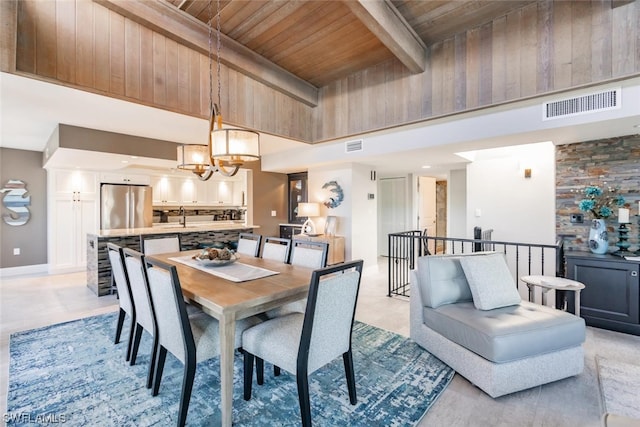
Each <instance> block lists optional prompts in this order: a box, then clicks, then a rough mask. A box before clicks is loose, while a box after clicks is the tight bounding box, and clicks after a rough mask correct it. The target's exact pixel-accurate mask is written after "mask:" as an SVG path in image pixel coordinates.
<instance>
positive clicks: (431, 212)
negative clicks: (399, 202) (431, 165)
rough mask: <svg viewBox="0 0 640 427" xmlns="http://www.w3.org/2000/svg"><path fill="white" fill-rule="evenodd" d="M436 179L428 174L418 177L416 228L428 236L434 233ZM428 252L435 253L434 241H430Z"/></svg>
mask: <svg viewBox="0 0 640 427" xmlns="http://www.w3.org/2000/svg"><path fill="white" fill-rule="evenodd" d="M436 212H437V210H436V179H435V178H433V177H430V176H419V177H418V219H417V223H418V229H419V230H421V231H423V232H425V231H426V233H427V235H428V236H435V235H436ZM430 245H432V247H430V248H429V252H431V253H436V246H435V242H434V241H431V242H430Z"/></svg>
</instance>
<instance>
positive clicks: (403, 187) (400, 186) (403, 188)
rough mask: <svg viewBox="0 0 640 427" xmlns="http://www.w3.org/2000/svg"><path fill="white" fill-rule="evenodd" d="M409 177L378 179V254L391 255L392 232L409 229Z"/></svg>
mask: <svg viewBox="0 0 640 427" xmlns="http://www.w3.org/2000/svg"><path fill="white" fill-rule="evenodd" d="M408 206H409V204H408V203H407V178H405V177H400V178H381V179H380V180H379V181H378V254H379V255H382V256H389V248H388V245H389V238H388V235H389V234H391V233H397V232H400V231H407V230H408V229H409V228H407V218H408V215H407V209H408Z"/></svg>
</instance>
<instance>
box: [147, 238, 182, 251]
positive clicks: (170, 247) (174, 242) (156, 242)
mask: <svg viewBox="0 0 640 427" xmlns="http://www.w3.org/2000/svg"><path fill="white" fill-rule="evenodd" d="M140 248H141V249H142V252H143V253H144V254H145V255H154V254H162V253H167V252H180V251H181V250H182V249H181V248H182V245H181V244H180V234H163V235H162V236H158V235H151V236H148V235H144V234H143V235H141V236H140Z"/></svg>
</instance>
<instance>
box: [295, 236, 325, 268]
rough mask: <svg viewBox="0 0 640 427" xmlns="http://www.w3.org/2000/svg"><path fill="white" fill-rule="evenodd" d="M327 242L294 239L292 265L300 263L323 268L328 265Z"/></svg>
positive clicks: (305, 265) (304, 265)
mask: <svg viewBox="0 0 640 427" xmlns="http://www.w3.org/2000/svg"><path fill="white" fill-rule="evenodd" d="M328 251H329V244H328V243H327V242H314V241H311V240H294V241H293V244H292V245H291V259H290V261H289V263H290V264H291V265H299V266H302V267H309V268H315V269H318V268H323V267H326V265H327V253H328Z"/></svg>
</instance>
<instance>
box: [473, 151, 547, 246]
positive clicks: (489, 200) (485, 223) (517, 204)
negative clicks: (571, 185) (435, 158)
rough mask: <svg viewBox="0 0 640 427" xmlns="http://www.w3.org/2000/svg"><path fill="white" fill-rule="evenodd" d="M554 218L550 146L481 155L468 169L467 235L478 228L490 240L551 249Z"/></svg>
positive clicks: (479, 154) (487, 152)
mask: <svg viewBox="0 0 640 427" xmlns="http://www.w3.org/2000/svg"><path fill="white" fill-rule="evenodd" d="M525 167H530V168H531V169H532V177H531V178H524V168H525ZM555 218H556V217H555V150H554V146H553V144H552V143H550V142H544V143H538V144H528V145H521V146H516V147H509V148H506V149H494V150H483V152H478V155H477V156H476V159H475V160H474V161H472V162H471V163H470V164H468V165H467V226H466V230H467V233H471V230H473V227H475V226H480V227H482V228H483V229H489V228H492V229H493V230H494V231H493V235H492V240H500V241H508V242H522V243H541V244H553V243H554V242H555Z"/></svg>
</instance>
